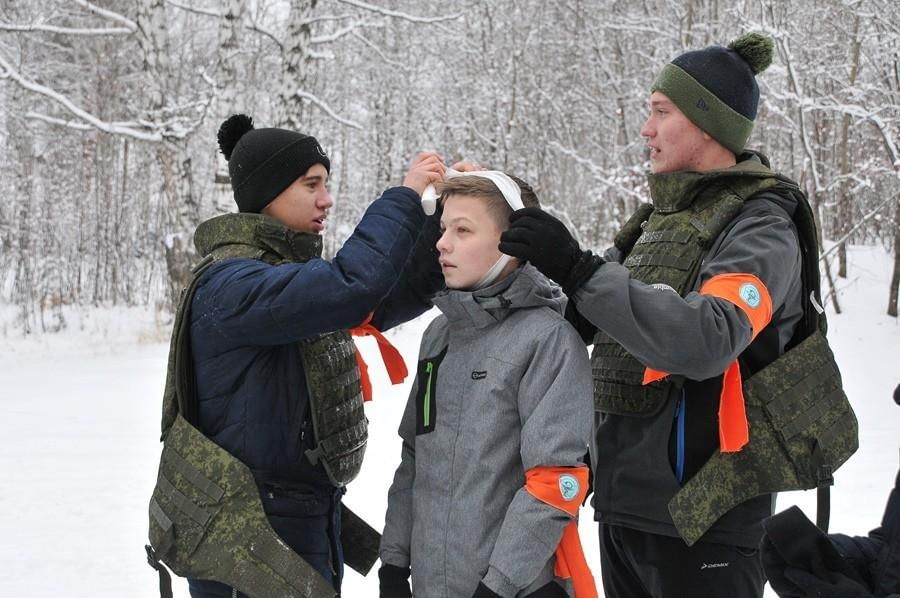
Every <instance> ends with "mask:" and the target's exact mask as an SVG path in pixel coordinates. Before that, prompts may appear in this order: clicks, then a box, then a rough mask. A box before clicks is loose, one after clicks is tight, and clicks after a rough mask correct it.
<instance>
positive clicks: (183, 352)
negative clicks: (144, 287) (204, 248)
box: [161, 255, 216, 440]
mask: <svg viewBox="0 0 900 598" xmlns="http://www.w3.org/2000/svg"><path fill="white" fill-rule="evenodd" d="M215 262H216V258H215V257H214V255H208V256H206V257H205V258H203V259H202V260H201V261H200V262H199V263H198V264H197V265H196V266H194V268H193V269H192V270H191V273H192V275H193V277H192V278H191V282H190V283H189V284H188V286H187V287H185V288H184V289H182V291H181V296H180V297H179V299H178V308H177V309H176V310H175V323H174V324H173V325H172V339H171V341H170V342H169V363H168V366H167V367H166V387H165V391H164V393H163V409H162V424H161V429H162V435H161V440H165V439H166V436H167V435H168V433H169V429H170V428H171V427H172V424H173V423H175V417H176V416H177V415H178V414H179V413H180V414H181V416H182V417H184V418H185V419H186V420H187V421H188V422H190V423H192V424H194V423H196V420H197V396H196V392H195V390H196V389H195V378H194V361H193V359H191V334H190V330H191V302H192V301H193V300H194V292H195V291H196V290H197V286H198V284H199V282H200V279H201V278H202V277H203V273H204V272H206V271H207V270H208V269H209V267H210V266H212V265H213V263H215Z"/></svg>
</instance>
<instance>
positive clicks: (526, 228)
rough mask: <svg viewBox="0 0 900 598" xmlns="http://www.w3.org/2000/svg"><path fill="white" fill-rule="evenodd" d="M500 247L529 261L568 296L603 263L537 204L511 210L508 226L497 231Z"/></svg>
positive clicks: (505, 251)
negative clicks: (499, 233)
mask: <svg viewBox="0 0 900 598" xmlns="http://www.w3.org/2000/svg"><path fill="white" fill-rule="evenodd" d="M500 251H502V252H503V253H505V254H507V255H511V256H513V257H517V258H519V259H522V260H527V261H529V262H531V263H532V265H533V266H534V267H535V268H537V269H538V270H540V271H541V272H542V273H543V274H544V275H545V276H546V277H547V278H549V279H550V280H552V281H554V282H556V283H557V284H559V285H560V286H562V288H563V292H564V293H566V295H569V296H571V295H572V293H574V292H575V291H577V290H578V288H579V287H580V286H581V285H582V284H584V282H585V281H586V280H587V279H588V278H590V277H591V275H592V274H593V273H594V271H595V270H596V269H597V268H599V267H600V265H601V264H602V263H603V261H602V260H601V259H600V258H598V257H596V256H594V255H593V254H591V252H590V251H582V250H581V247H579V246H578V241H576V240H575V239H574V238H573V237H572V234H571V233H570V232H569V230H568V229H567V228H566V225H564V224H563V223H562V222H560V221H559V220H557V219H556V218H554V217H553V216H551V215H550V214H548V213H547V212H544V211H543V210H541V209H540V208H522V209H521V210H516V211H515V212H513V213H512V215H511V216H510V217H509V228H508V229H507V230H506V231H504V232H503V234H502V235H500Z"/></svg>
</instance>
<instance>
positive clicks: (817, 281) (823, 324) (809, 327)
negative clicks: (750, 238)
mask: <svg viewBox="0 0 900 598" xmlns="http://www.w3.org/2000/svg"><path fill="white" fill-rule="evenodd" d="M784 192H785V193H788V194H790V196H791V198H792V199H794V200H795V201H796V203H797V207H796V209H795V210H794V213H793V215H792V216H791V220H792V221H793V223H794V226H795V227H796V229H797V237H798V239H799V242H800V255H801V264H802V265H801V268H802V270H801V276H802V284H803V301H804V303H803V319H802V321H801V325H800V326H798V329H797V332H796V333H795V334H794V338H793V339H791V341H790V343H788V348H790V347H791V346H794V345H796V344H798V343H799V342H800V341H802V340H804V339H805V338H807V337H808V336H809V335H810V334H812V333H814V332H816V331H820V332H821V333H822V334H823V335H824V334H825V333H826V331H827V330H828V323H827V321H826V319H825V309H824V308H823V307H822V295H821V293H822V282H821V272H820V270H819V237H818V230H817V229H816V220H815V216H814V214H813V211H812V207H811V206H810V205H809V201H807V199H806V195H805V194H804V193H803V192H802V191H800V190H793V189H791V190H785V191H784ZM767 196H768V197H767ZM772 196H774V197H775V198H779V199H780V198H781V194H779V193H777V192H775V191H764V192H762V193H758V194H756V195H754V196H753V197H752V199H770V200H771V199H773V197H772ZM812 459H813V462H814V464H815V467H816V472H817V478H818V481H817V483H816V525H817V526H818V527H819V529H821V530H822V531H823V532H825V533H827V532H828V525H829V522H830V519H831V486H833V485H834V475H833V473H834V468H833V466H832V464H830V463H826V462H825V457H824V455H823V454H822V447H821V446H819V444H818V443H816V445H815V446H814V447H813V449H812Z"/></svg>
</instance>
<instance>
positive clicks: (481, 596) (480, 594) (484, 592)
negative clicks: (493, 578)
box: [472, 582, 500, 598]
mask: <svg viewBox="0 0 900 598" xmlns="http://www.w3.org/2000/svg"><path fill="white" fill-rule="evenodd" d="M472 598H500V594H496V593H494V592H492V591H491V590H490V588H488V587H487V586H486V585H484V583H482V582H478V587H477V588H475V593H474V594H472Z"/></svg>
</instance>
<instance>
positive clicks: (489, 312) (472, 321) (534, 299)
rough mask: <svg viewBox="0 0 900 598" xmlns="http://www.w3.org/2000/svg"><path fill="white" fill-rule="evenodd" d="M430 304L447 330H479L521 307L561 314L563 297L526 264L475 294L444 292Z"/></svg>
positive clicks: (557, 288) (558, 290) (455, 291)
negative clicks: (443, 317)
mask: <svg viewBox="0 0 900 598" xmlns="http://www.w3.org/2000/svg"><path fill="white" fill-rule="evenodd" d="M434 305H435V307H437V308H438V309H440V310H441V312H442V313H443V314H444V316H446V318H447V320H448V322H449V324H450V326H451V328H476V329H482V328H486V327H488V326H490V325H492V324H496V323H497V322H500V321H502V320H503V319H504V318H506V316H507V315H509V314H510V313H511V312H512V311H514V310H516V309H521V308H525V307H538V306H548V307H552V308H553V309H555V310H557V311H558V312H559V313H562V311H563V309H564V307H565V296H564V295H563V294H562V291H561V290H560V289H559V287H556V286H551V285H550V283H549V282H548V281H547V279H546V278H544V276H543V275H542V274H541V273H539V272H538V271H537V270H536V269H535V268H534V266H531V265H530V264H526V265H525V266H522V267H520V268H517V269H516V270H514V271H513V272H512V273H511V274H510V275H509V276H507V277H506V278H504V279H503V280H501V281H498V282H496V283H494V284H492V285H490V286H488V287H485V288H483V289H479V290H477V291H459V290H454V289H444V290H443V291H441V292H439V293H438V294H437V295H436V296H435V297H434Z"/></svg>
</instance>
